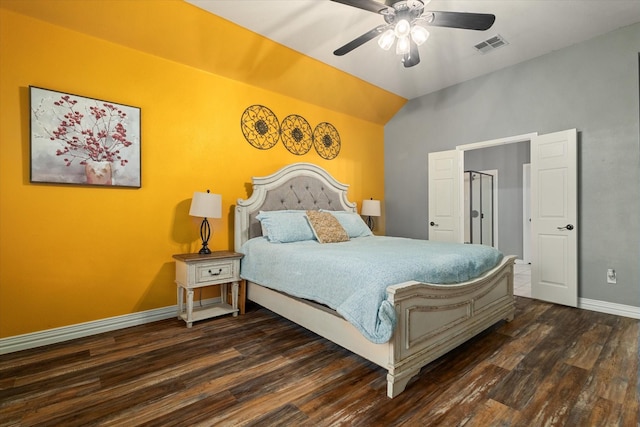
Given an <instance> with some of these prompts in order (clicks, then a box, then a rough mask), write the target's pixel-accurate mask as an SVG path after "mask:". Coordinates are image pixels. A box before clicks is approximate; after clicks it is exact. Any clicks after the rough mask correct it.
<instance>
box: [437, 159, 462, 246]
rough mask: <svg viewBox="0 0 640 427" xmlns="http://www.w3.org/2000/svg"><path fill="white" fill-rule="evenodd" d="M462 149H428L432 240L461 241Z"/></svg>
mask: <svg viewBox="0 0 640 427" xmlns="http://www.w3.org/2000/svg"><path fill="white" fill-rule="evenodd" d="M461 163H462V152H461V151H458V150H450V151H439V152H437V153H429V240H437V241H440V242H456V243H462V227H461V218H460V206H461V202H460V199H461V197H462V194H461V180H462V173H461V169H460V166H461Z"/></svg>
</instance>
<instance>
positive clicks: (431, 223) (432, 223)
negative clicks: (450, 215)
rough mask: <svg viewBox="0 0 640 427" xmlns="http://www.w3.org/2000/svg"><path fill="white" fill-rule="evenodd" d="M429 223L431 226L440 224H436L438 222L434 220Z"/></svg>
mask: <svg viewBox="0 0 640 427" xmlns="http://www.w3.org/2000/svg"><path fill="white" fill-rule="evenodd" d="M429 225H430V226H432V227H437V226H438V224H436V223H435V222H433V221H431V222H430V223H429Z"/></svg>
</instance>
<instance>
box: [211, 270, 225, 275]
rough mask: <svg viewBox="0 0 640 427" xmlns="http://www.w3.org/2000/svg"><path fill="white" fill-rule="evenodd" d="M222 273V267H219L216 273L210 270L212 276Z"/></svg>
mask: <svg viewBox="0 0 640 427" xmlns="http://www.w3.org/2000/svg"><path fill="white" fill-rule="evenodd" d="M220 273H222V269H219V270H218V272H217V273H214V272H213V271H211V270H209V274H210V275H212V276H219V275H220Z"/></svg>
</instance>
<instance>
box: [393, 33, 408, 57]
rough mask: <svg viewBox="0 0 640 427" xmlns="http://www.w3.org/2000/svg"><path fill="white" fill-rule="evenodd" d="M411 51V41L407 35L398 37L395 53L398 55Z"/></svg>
mask: <svg viewBox="0 0 640 427" xmlns="http://www.w3.org/2000/svg"><path fill="white" fill-rule="evenodd" d="M410 51H411V42H410V41H409V37H401V38H399V39H398V43H396V53H397V54H398V55H404V54H406V53H409V52H410Z"/></svg>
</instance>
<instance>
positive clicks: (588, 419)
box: [0, 298, 639, 427]
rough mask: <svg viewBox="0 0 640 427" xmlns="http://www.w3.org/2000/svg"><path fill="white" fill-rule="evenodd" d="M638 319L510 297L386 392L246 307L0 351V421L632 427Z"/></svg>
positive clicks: (337, 351)
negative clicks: (479, 328) (484, 325)
mask: <svg viewBox="0 0 640 427" xmlns="http://www.w3.org/2000/svg"><path fill="white" fill-rule="evenodd" d="M638 325H639V322H638V321H637V320H633V319H628V318H623V317H617V316H612V315H607V314H601V313H596V312H590V311H586V310H577V309H572V308H567V307H562V306H557V305H552V304H547V303H543V302H539V301H534V300H531V299H526V298H517V314H516V318H515V320H514V321H513V322H511V323H500V324H498V325H496V326H494V327H493V328H491V329H490V330H488V331H487V332H485V333H483V334H482V335H480V336H478V337H476V338H474V339H472V340H471V341H469V342H468V343H466V344H464V345H462V346H461V347H459V348H458V349H456V350H454V351H452V352H450V353H449V354H447V355H445V356H444V357H442V358H440V359H438V360H437V361H435V362H433V363H431V364H430V365H428V366H427V367H425V368H423V369H422V371H421V372H420V375H418V376H417V377H415V378H414V379H413V380H412V381H411V382H410V383H409V385H408V387H407V389H406V391H405V392H404V393H402V394H401V395H400V396H398V397H396V398H395V399H388V398H387V397H386V379H385V371H384V370H383V369H381V368H379V367H377V366H375V365H373V364H372V363H370V362H367V361H366V360H364V359H362V358H360V357H358V356H355V355H353V354H351V353H349V352H347V351H345V350H343V349H341V348H340V347H338V346H336V345H334V344H332V343H330V342H328V341H326V340H324V339H322V338H319V337H318V336H316V335H314V334H312V333H310V332H308V331H306V330H304V329H302V328H301V327H299V326H297V325H295V324H293V323H291V322H289V321H287V320H285V319H283V318H281V317H279V316H277V315H274V314H273V313H271V312H269V311H267V310H265V309H262V308H260V307H257V306H251V305H248V312H247V314H246V315H244V316H239V317H237V318H234V317H222V318H217V319H211V320H208V321H202V322H198V323H196V324H195V325H194V327H193V328H192V329H187V328H186V327H185V325H184V322H182V321H178V320H177V319H170V320H165V321H161V322H156V323H153V324H148V325H143V326H138V327H134V328H129V329H124V330H120V331H115V332H109V333H104V334H101V335H96V336H92V337H87V338H82V339H78V340H74V341H69V342H66V343H60V344H55V345H51V346H47V347H42V348H39V349H32V350H26V351H22V352H18V353H13V354H8V355H4V356H0V425H2V426H6V425H11V426H13V425H19V426H30V425H51V426H93V425H126V426H137V425H149V426H164V425H171V426H174V425H180V426H198V425H202V426H210V425H223V426H226V425H229V426H231V425H259V426H270V425H295V426H328V425H349V426H351V425H354V426H370V425H376V426H378V425H379V426H416V425H421V426H436V425H437V426H483V427H484V426H625V427H626V426H629V427H631V426H633V427H635V426H637V425H638Z"/></svg>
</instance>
